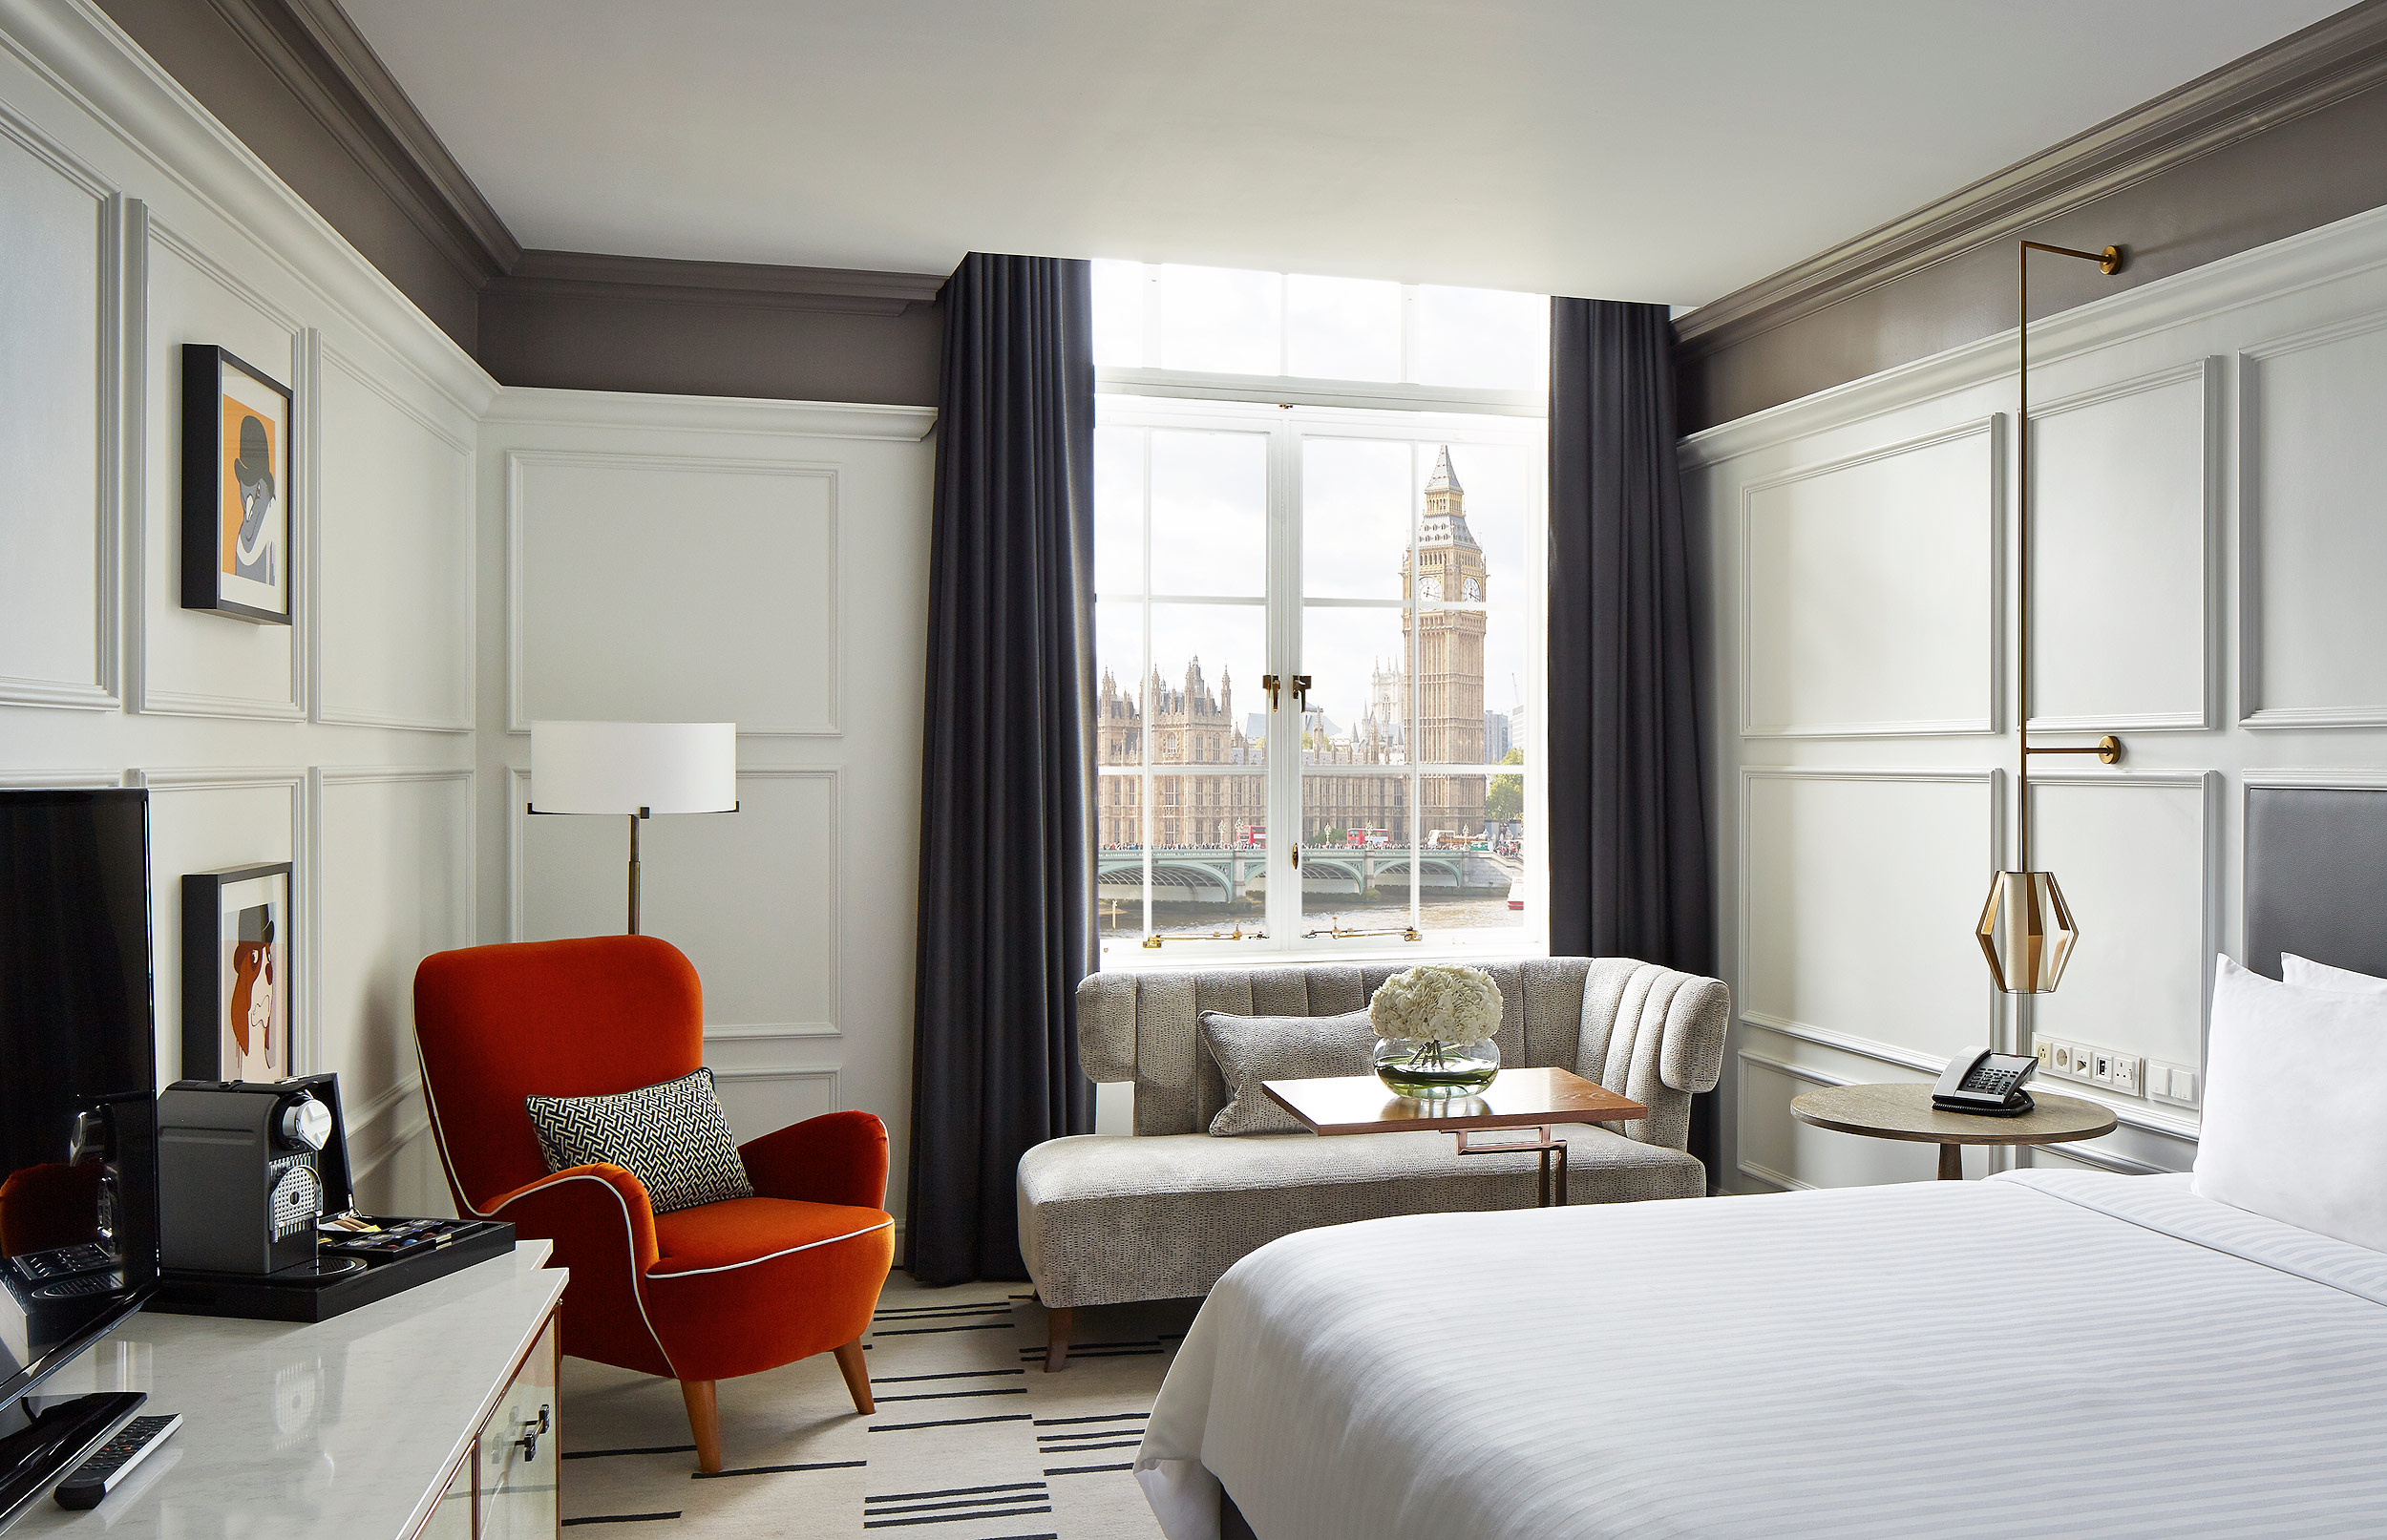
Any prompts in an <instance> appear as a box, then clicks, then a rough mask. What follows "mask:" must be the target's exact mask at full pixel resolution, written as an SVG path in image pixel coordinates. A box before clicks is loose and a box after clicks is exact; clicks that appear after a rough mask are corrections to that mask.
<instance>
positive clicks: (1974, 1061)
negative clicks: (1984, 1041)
mask: <svg viewBox="0 0 2387 1540" xmlns="http://www.w3.org/2000/svg"><path fill="white" fill-rule="evenodd" d="M2037 1073H2038V1060H2037V1059H2035V1058H2033V1057H2032V1056H2031V1055H2029V1054H2027V1053H1992V1052H1990V1051H1989V1050H1988V1049H1987V1048H1983V1049H1981V1050H1980V1051H1979V1052H1977V1053H1971V1054H1963V1053H1960V1054H1958V1055H1956V1056H1955V1057H1954V1058H1953V1059H1951V1060H1949V1061H1948V1072H1947V1073H1946V1074H1944V1075H1941V1076H1940V1077H1939V1084H1938V1085H1936V1086H1933V1087H1932V1106H1933V1107H1935V1108H1938V1109H1939V1110H1940V1111H1942V1112H1976V1113H1979V1114H1980V1115H1981V1116H1983V1117H1992V1118H2018V1117H2020V1116H2021V1115H2022V1114H2023V1113H2025V1112H2028V1111H2030V1110H2031V1109H2032V1108H2034V1107H2036V1106H2037V1105H2038V1104H2037V1103H2035V1102H2033V1101H2032V1100H2031V1093H2030V1092H2029V1091H2026V1090H2024V1089H2023V1088H2022V1083H2023V1082H2024V1081H2026V1080H2028V1079H2030V1078H2031V1077H2032V1076H2033V1075H2035V1074H2037Z"/></svg>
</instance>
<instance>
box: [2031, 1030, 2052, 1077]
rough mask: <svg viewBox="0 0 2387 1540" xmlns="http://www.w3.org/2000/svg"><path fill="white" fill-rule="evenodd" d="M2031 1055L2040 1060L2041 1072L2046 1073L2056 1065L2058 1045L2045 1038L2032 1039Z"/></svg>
mask: <svg viewBox="0 0 2387 1540" xmlns="http://www.w3.org/2000/svg"><path fill="white" fill-rule="evenodd" d="M2031 1056H2032V1057H2033V1058H2035V1059H2037V1060H2038V1067H2039V1072H2040V1073H2041V1074H2045V1073H2046V1072H2047V1071H2049V1070H2051V1069H2053V1068H2055V1066H2056V1045H2055V1044H2052V1043H2050V1042H2048V1041H2047V1040H2046V1039H2045V1038H2034V1039H2032V1041H2031Z"/></svg>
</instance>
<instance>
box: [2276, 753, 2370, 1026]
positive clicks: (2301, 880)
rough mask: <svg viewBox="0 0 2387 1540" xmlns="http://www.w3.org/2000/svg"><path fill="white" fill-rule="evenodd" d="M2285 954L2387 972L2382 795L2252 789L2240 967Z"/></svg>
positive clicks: (2333, 790) (2310, 789)
mask: <svg viewBox="0 0 2387 1540" xmlns="http://www.w3.org/2000/svg"><path fill="white" fill-rule="evenodd" d="M2282 952H2293V953H2294V954H2296V956H2298V957H2306V958H2311V959H2312V960H2313V961H2315V962H2326V963H2328V964H2330V965H2331V966H2332V967H2337V968H2352V969H2354V970H2355V972H2357V973H2369V974H2378V975H2387V791H2363V790H2358V789H2354V788H2338V787H2328V788H2318V787H2271V786H2258V787H2252V788H2250V789H2249V790H2248V791H2247V797H2246V959H2245V960H2246V965H2247V966H2248V967H2250V968H2251V969H2253V970H2254V971H2255V972H2256V973H2261V974H2268V975H2270V976H2271V978H2273V979H2276V978H2278V977H2279V954H2280V953H2282Z"/></svg>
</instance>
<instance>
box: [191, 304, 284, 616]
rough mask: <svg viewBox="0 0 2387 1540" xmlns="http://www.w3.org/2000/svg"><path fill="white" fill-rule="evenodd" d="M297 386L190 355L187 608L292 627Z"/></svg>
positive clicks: (211, 355)
mask: <svg viewBox="0 0 2387 1540" xmlns="http://www.w3.org/2000/svg"><path fill="white" fill-rule="evenodd" d="M290 406H291V398H290V388H289V387H288V386H286V385H282V384H278V383H277V382H276V381H275V380H274V379H273V377H272V376H271V375H268V374H266V373H265V372H264V370H262V369H256V368H254V367H252V366H250V365H248V364H244V363H243V362H242V361H241V360H239V359H238V358H235V357H233V356H232V355H231V354H230V353H228V352H226V351H224V350H223V349H222V348H217V347H213V346H211V345H207V344H202V343H189V344H185V345H184V347H183V348H182V607H183V608H184V609H203V610H212V611H214V612H215V613H217V614H219V615H229V616H233V617H235V618H236V619H239V620H243V621H256V622H262V623H264V624H270V625H287V624H289V623H290V548H291V533H292V529H291V523H290V428H291V423H292V420H293V416H294V413H293V412H292V411H291V410H290Z"/></svg>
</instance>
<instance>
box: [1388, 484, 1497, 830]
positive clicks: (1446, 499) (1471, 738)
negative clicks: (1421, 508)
mask: <svg viewBox="0 0 2387 1540" xmlns="http://www.w3.org/2000/svg"><path fill="white" fill-rule="evenodd" d="M1466 496H1467V494H1466V492H1465V491H1464V490H1463V489H1462V488H1461V487H1460V485H1459V478H1458V475H1456V474H1455V473H1454V472H1452V470H1451V469H1450V447H1449V446H1448V445H1447V444H1446V445H1444V446H1443V449H1442V454H1441V456H1440V457H1439V458H1437V459H1436V460H1435V461H1434V474H1433V476H1432V478H1431V479H1429V480H1428V481H1427V482H1426V521H1425V524H1424V526H1423V527H1422V528H1421V529H1420V530H1419V532H1418V541H1417V570H1416V571H1415V573H1414V574H1412V573H1411V572H1410V570H1409V559H1408V558H1407V557H1406V556H1403V558H1402V559H1401V569H1402V571H1401V593H1402V597H1403V598H1404V599H1406V598H1408V597H1409V593H1410V585H1411V582H1412V580H1414V582H1415V585H1416V595H1417V601H1418V604H1419V605H1420V608H1419V609H1417V610H1416V611H1414V612H1412V611H1409V610H1404V611H1403V612H1402V621H1401V626H1402V630H1403V632H1404V633H1407V632H1408V630H1409V628H1410V626H1411V625H1415V627H1416V643H1417V645H1416V649H1415V654H1414V655H1415V657H1416V660H1417V676H1416V679H1415V681H1414V682H1413V684H1412V687H1411V689H1410V693H1409V698H1410V700H1411V701H1412V702H1413V703H1415V704H1414V709H1415V711H1416V713H1417V737H1416V740H1415V743H1416V762H1417V763H1420V764H1426V765H1434V764H1445V765H1449V764H1457V765H1474V764H1480V763H1482V762H1483V758H1484V612H1483V611H1482V610H1481V609H1437V608H1434V607H1432V606H1434V605H1436V604H1438V603H1447V604H1482V603H1483V602H1484V601H1485V580H1486V577H1487V574H1486V572H1485V570H1484V548H1483V547H1482V546H1480V545H1477V544H1476V543H1475V537H1474V535H1473V534H1472V533H1471V532H1469V530H1468V527H1467V514H1466V512H1465V509H1464V503H1465V499H1466ZM1404 640H1406V636H1405V637H1404ZM1418 827H1419V830H1420V832H1421V837H1423V836H1424V835H1426V834H1431V833H1433V832H1434V831H1435V830H1438V829H1439V830H1444V831H1447V832H1448V833H1455V834H1468V835H1473V834H1478V833H1482V832H1483V829H1484V778H1483V777H1482V776H1480V775H1449V776H1431V775H1429V776H1426V778H1425V783H1424V785H1423V786H1421V787H1420V788H1419V791H1418Z"/></svg>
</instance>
